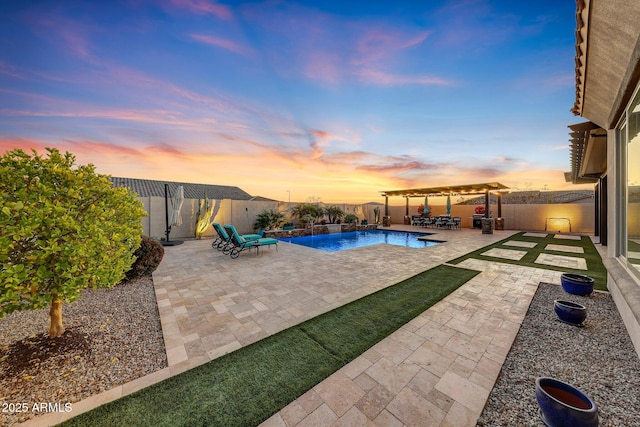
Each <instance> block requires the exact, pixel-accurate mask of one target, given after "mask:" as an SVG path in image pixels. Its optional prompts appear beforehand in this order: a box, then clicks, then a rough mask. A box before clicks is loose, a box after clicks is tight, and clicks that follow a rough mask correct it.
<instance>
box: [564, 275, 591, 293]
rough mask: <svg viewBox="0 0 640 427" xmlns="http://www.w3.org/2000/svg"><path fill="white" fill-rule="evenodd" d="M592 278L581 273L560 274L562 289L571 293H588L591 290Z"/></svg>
mask: <svg viewBox="0 0 640 427" xmlns="http://www.w3.org/2000/svg"><path fill="white" fill-rule="evenodd" d="M594 282H595V281H594V280H593V278H591V277H589V276H584V275H582V274H573V273H563V274H562V275H561V276H560V283H562V289H564V291H565V292H568V293H570V294H573V295H589V294H590V293H591V292H593V284H594Z"/></svg>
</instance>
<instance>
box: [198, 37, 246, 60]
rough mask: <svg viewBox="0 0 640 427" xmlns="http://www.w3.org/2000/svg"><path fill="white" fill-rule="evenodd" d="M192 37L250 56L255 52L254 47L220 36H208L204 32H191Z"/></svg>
mask: <svg viewBox="0 0 640 427" xmlns="http://www.w3.org/2000/svg"><path fill="white" fill-rule="evenodd" d="M190 37H191V38H192V39H194V40H197V41H199V42H202V43H205V44H208V45H211V46H215V47H220V48H222V49H225V50H228V51H230V52H233V53H237V54H240V55H243V56H249V55H251V54H252V53H253V51H252V49H251V48H250V47H248V46H244V45H241V44H239V43H236V42H234V41H231V40H227V39H222V38H219V37H213V36H206V35H203V34H190Z"/></svg>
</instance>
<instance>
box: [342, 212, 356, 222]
mask: <svg viewBox="0 0 640 427" xmlns="http://www.w3.org/2000/svg"><path fill="white" fill-rule="evenodd" d="M344 222H345V223H346V224H353V223H356V224H357V223H358V216H357V215H355V214H352V213H350V214H346V215H345V216H344Z"/></svg>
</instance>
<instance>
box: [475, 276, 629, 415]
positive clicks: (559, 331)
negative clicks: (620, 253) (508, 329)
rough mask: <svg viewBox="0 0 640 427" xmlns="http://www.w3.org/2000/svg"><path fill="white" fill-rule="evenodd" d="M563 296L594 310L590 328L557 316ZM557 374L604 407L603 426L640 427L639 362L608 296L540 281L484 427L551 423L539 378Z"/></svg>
mask: <svg viewBox="0 0 640 427" xmlns="http://www.w3.org/2000/svg"><path fill="white" fill-rule="evenodd" d="M556 299H560V300H566V301H573V302H576V303H578V304H582V305H584V306H585V307H587V320H585V323H584V326H583V327H576V326H571V325H568V324H566V323H562V322H560V321H559V320H557V317H556V314H555V312H554V309H553V301H554V300H556ZM538 377H553V378H556V379H559V380H561V381H564V382H566V383H569V384H571V385H573V386H575V387H577V388H579V389H580V390H582V391H583V392H584V393H585V394H587V395H588V396H589V397H590V398H591V399H592V400H593V401H595V402H596V405H598V414H599V418H600V426H616V427H619V426H640V359H639V358H638V355H637V353H636V352H635V350H634V348H633V344H632V343H631V339H630V338H629V335H628V334H627V331H626V329H625V327H624V325H623V323H622V320H621V318H620V315H619V314H618V311H617V310H616V308H615V304H614V303H613V300H612V299H611V296H610V295H609V294H608V293H601V292H597V293H594V294H592V295H591V296H589V297H582V296H576V295H570V294H567V293H565V292H564V291H563V290H562V287H560V286H558V285H552V284H548V283H541V284H540V286H539V288H538V290H537V292H536V294H535V296H534V298H533V301H532V302H531V306H530V307H529V311H528V312H527V315H526V317H525V319H524V321H523V323H522V327H521V328H520V331H519V332H518V336H517V337H516V340H515V342H514V344H513V346H512V347H511V350H510V351H509V354H508V356H507V359H506V361H505V363H504V365H503V367H502V370H501V372H500V375H499V377H498V380H497V381H496V384H495V386H494V388H493V390H492V392H491V394H490V396H489V400H488V401H487V404H486V406H485V408H484V411H483V413H482V415H481V416H480V418H479V419H478V423H477V425H478V426H501V427H502V426H544V423H542V421H541V419H540V417H539V415H538V404H537V402H536V398H535V380H536V378H538Z"/></svg>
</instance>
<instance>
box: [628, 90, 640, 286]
mask: <svg viewBox="0 0 640 427" xmlns="http://www.w3.org/2000/svg"><path fill="white" fill-rule="evenodd" d="M626 128H627V135H628V136H627V147H626V152H627V156H626V157H627V164H626V172H627V253H626V256H627V264H628V266H629V268H630V269H631V270H633V271H634V273H636V274H637V275H639V276H640V91H639V92H637V93H636V96H635V98H634V99H633V101H632V102H631V105H630V106H629V109H628V110H627V123H626Z"/></svg>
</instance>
